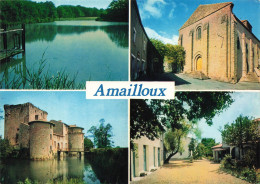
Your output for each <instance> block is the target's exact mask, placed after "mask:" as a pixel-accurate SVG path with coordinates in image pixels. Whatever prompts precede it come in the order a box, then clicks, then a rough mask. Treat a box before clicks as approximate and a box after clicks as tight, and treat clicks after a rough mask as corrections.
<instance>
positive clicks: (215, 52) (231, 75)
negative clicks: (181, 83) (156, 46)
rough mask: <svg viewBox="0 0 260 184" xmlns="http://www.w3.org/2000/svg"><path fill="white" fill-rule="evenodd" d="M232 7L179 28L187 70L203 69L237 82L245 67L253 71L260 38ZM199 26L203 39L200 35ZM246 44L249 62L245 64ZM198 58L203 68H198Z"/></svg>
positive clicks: (256, 60) (207, 74) (209, 74)
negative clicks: (236, 15)
mask: <svg viewBox="0 0 260 184" xmlns="http://www.w3.org/2000/svg"><path fill="white" fill-rule="evenodd" d="M232 8H233V4H229V5H227V6H225V7H224V8H222V9H220V10H218V11H216V12H214V13H213V14H211V15H209V16H206V17H204V18H203V19H201V20H199V21H197V22H195V23H193V24H191V25H189V26H187V27H185V28H183V29H180V30H179V35H180V40H181V41H180V40H179V44H181V43H180V42H182V45H183V47H184V49H185V51H186V58H185V66H184V72H186V73H192V72H196V71H200V72H202V73H203V74H205V75H206V76H208V77H209V78H212V79H215V80H219V81H225V82H234V83H235V82H237V81H239V80H240V78H241V77H242V75H243V74H242V73H243V70H248V71H247V72H249V70H250V71H251V72H253V69H254V68H255V67H256V66H258V64H259V40H258V39H257V38H256V37H255V36H254V35H253V34H252V32H250V31H249V30H248V29H247V28H245V26H244V24H243V23H242V22H241V21H239V20H238V19H237V18H236V17H235V15H234V14H233V13H232ZM199 28H200V29H201V38H198V30H199ZM243 34H245V41H244V43H243V40H244V39H243ZM250 40H251V41H250ZM246 44H247V47H248V52H249V53H248V56H246V57H247V60H248V63H247V64H245V63H244V64H243V56H244V57H245V55H246V53H245V52H246V49H245V45H246ZM243 48H244V49H243ZM199 58H201V59H202V69H198V62H199ZM250 61H251V62H250ZM247 66H248V67H249V69H248V67H247Z"/></svg>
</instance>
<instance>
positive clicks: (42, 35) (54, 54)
mask: <svg viewBox="0 0 260 184" xmlns="http://www.w3.org/2000/svg"><path fill="white" fill-rule="evenodd" d="M14 58H15V60H13V61H11V62H8V63H2V64H1V65H0V78H1V77H2V76H3V73H4V71H6V70H5V68H6V67H7V68H8V75H9V78H12V75H14V70H13V68H16V69H18V70H19V72H18V70H16V72H17V73H21V74H23V75H26V72H25V66H26V67H27V68H28V69H30V70H31V69H35V68H37V66H38V63H39V61H40V60H41V58H44V59H46V61H47V63H48V64H47V66H46V68H48V73H49V74H50V75H55V74H57V72H58V71H61V70H65V71H66V72H67V73H69V74H70V75H71V76H73V75H75V74H77V82H78V83H82V82H83V83H85V81H86V80H91V81H120V80H123V81H125V80H128V24H126V23H113V22H98V21H93V20H90V21H56V22H53V23H42V24H31V25H27V26H26V52H25V56H24V57H22V56H21V55H19V56H16V57H14ZM45 72H47V70H45ZM5 75H7V72H6V74H5ZM0 80H1V79H0Z"/></svg>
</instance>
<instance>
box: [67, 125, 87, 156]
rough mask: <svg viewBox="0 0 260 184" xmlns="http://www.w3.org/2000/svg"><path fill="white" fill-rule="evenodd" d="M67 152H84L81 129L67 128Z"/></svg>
mask: <svg viewBox="0 0 260 184" xmlns="http://www.w3.org/2000/svg"><path fill="white" fill-rule="evenodd" d="M68 133H69V134H68V137H69V150H71V151H84V133H82V128H79V127H69V132H68Z"/></svg>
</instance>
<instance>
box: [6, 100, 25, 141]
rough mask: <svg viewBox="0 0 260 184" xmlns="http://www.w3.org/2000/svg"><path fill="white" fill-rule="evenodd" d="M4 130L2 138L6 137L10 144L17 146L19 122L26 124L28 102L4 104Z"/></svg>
mask: <svg viewBox="0 0 260 184" xmlns="http://www.w3.org/2000/svg"><path fill="white" fill-rule="evenodd" d="M4 110H5V126H4V127H5V130H4V138H5V139H8V140H9V142H10V144H11V145H12V146H18V145H19V142H18V140H19V139H18V136H19V134H18V132H19V128H20V124H21V123H24V124H28V122H29V108H28V104H21V105H5V106H4Z"/></svg>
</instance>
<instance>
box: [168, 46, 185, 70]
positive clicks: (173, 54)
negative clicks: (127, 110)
mask: <svg viewBox="0 0 260 184" xmlns="http://www.w3.org/2000/svg"><path fill="white" fill-rule="evenodd" d="M165 46H166V52H165V56H166V57H167V58H168V62H169V63H171V65H172V71H173V72H179V71H182V70H183V67H184V62H185V51H184V48H183V47H182V46H180V45H172V44H166V45H165Z"/></svg>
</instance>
